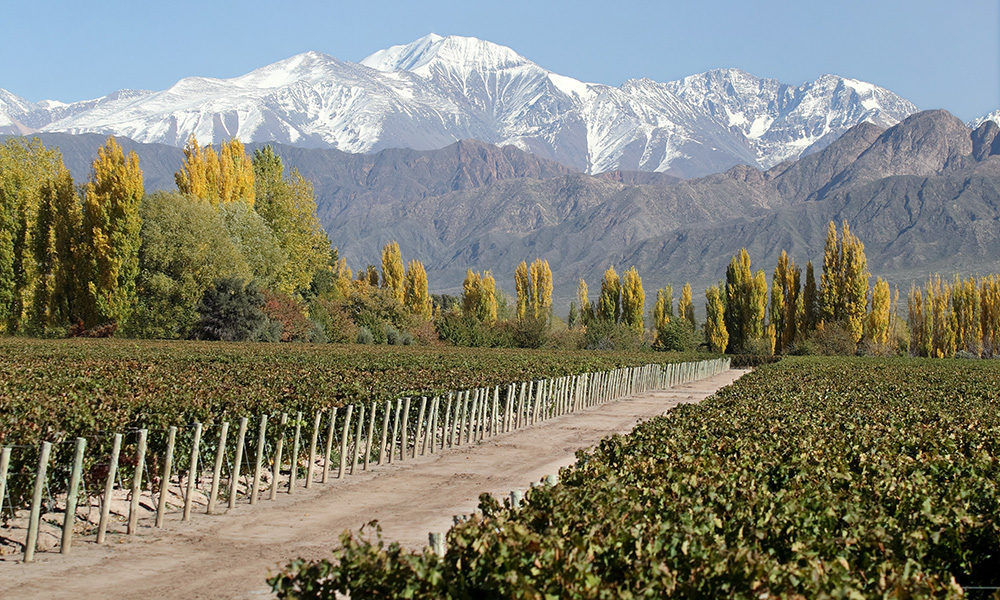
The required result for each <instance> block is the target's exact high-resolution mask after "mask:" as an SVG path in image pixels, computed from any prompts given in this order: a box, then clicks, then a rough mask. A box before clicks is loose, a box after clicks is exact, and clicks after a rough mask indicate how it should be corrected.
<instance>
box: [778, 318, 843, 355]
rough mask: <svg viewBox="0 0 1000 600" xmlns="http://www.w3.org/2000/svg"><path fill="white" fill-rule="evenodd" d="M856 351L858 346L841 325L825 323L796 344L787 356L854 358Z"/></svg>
mask: <svg viewBox="0 0 1000 600" xmlns="http://www.w3.org/2000/svg"><path fill="white" fill-rule="evenodd" d="M857 351H858V345H857V344H856V343H855V342H854V337H853V336H852V335H851V332H850V331H849V330H848V329H847V327H846V326H845V325H844V324H843V323H825V324H822V325H820V327H819V328H817V329H816V331H814V332H812V334H811V335H809V336H808V337H807V338H806V339H804V340H802V341H801V342H799V343H798V344H796V345H795V346H794V347H793V348H792V350H791V352H789V354H799V355H803V354H804V355H816V356H854V354H856V353H857Z"/></svg>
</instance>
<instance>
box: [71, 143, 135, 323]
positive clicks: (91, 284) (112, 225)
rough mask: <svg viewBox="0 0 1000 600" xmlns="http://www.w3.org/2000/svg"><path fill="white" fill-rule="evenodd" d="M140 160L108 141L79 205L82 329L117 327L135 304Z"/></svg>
mask: <svg viewBox="0 0 1000 600" xmlns="http://www.w3.org/2000/svg"><path fill="white" fill-rule="evenodd" d="M143 191H144V190H143V181H142V171H141V170H140V169H139V157H138V156H136V154H135V152H129V155H128V157H126V156H125V154H124V153H123V152H122V149H121V146H119V145H118V143H117V142H116V141H115V138H114V137H113V136H112V137H109V138H108V140H107V142H105V144H104V146H102V147H101V148H99V149H98V151H97V159H96V160H95V161H94V163H93V175H92V177H91V179H90V181H89V182H87V187H86V192H85V194H84V200H83V231H82V235H81V250H82V252H81V254H82V256H83V261H82V264H81V265H80V266H81V267H82V269H81V270H82V271H83V274H84V281H86V299H85V302H86V307H85V308H84V309H83V310H82V311H81V312H82V314H83V323H84V326H86V327H88V328H91V327H93V326H95V325H101V324H115V325H118V324H121V323H123V322H125V320H127V318H128V316H129V314H130V313H131V311H132V308H133V307H134V306H135V303H136V286H135V280H136V276H137V275H138V273H139V244H140V238H139V231H140V228H141V225H142V223H141V219H140V217H139V203H140V202H141V201H142V196H143Z"/></svg>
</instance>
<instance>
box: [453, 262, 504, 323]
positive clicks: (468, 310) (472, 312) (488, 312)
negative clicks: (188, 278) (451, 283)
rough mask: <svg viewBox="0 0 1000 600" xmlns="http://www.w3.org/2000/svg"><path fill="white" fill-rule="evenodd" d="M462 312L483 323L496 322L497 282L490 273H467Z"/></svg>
mask: <svg viewBox="0 0 1000 600" xmlns="http://www.w3.org/2000/svg"><path fill="white" fill-rule="evenodd" d="M462 312H463V314H465V315H466V316H469V317H472V318H474V319H476V320H477V321H480V322H482V323H488V324H492V323H495V322H496V320H497V300H496V280H495V279H494V278H493V275H492V274H491V273H490V272H489V271H486V272H485V273H476V272H473V271H472V269H469V270H467V271H466V273H465V281H464V282H463V283H462Z"/></svg>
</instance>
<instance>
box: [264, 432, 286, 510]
mask: <svg viewBox="0 0 1000 600" xmlns="http://www.w3.org/2000/svg"><path fill="white" fill-rule="evenodd" d="M287 424H288V413H281V421H279V422H278V442H277V444H276V445H275V447H274V462H272V463H271V491H270V493H269V495H268V499H269V500H274V499H275V498H277V497H278V477H279V476H280V475H281V454H282V451H283V450H284V449H285V427H286V425H287Z"/></svg>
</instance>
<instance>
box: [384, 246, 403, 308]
mask: <svg viewBox="0 0 1000 600" xmlns="http://www.w3.org/2000/svg"><path fill="white" fill-rule="evenodd" d="M403 275H404V272H403V254H402V253H401V252H400V251H399V244H398V243H396V242H389V243H388V244H386V245H385V246H383V247H382V289H387V290H389V291H390V292H392V296H393V297H394V298H395V299H396V301H397V302H399V303H402V302H403V294H404V289H403Z"/></svg>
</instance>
